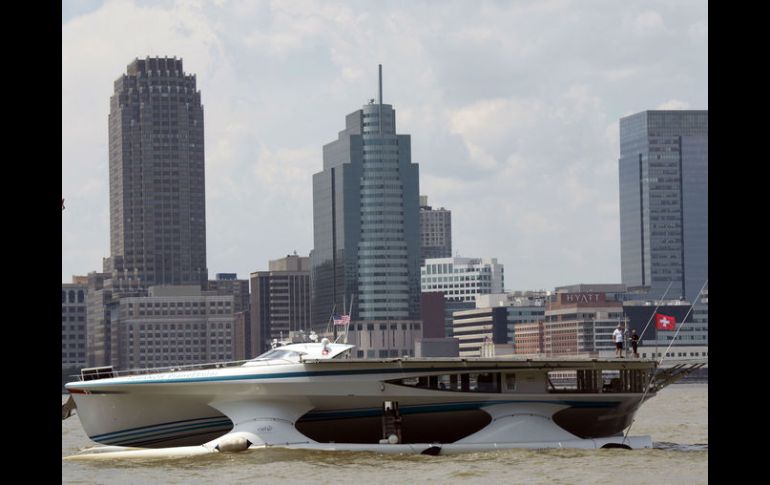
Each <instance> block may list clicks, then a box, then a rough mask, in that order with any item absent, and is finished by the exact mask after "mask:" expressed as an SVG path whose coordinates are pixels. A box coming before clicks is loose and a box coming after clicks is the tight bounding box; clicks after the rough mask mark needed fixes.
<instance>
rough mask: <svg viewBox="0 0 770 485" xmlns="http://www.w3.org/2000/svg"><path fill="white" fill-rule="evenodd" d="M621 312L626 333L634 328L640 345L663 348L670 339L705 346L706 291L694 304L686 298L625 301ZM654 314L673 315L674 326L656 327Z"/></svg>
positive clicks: (676, 344) (675, 341)
mask: <svg viewBox="0 0 770 485" xmlns="http://www.w3.org/2000/svg"><path fill="white" fill-rule="evenodd" d="M691 306H692V307H693V308H692V309H691V308H690V307H691ZM623 313H624V316H625V318H626V320H627V321H628V328H629V332H630V331H631V330H636V333H638V334H639V336H640V341H639V342H640V344H641V345H645V346H659V347H664V348H665V347H668V345H669V344H671V343H672V342H673V345H674V346H704V347H708V293H706V295H705V296H702V297H701V298H700V299H699V301H698V302H697V303H696V304H695V305H694V306H693V305H692V304H691V303H690V302H689V301H686V300H628V301H625V302H623ZM655 313H659V314H662V315H667V316H670V317H673V318H674V319H675V320H676V329H675V330H658V329H657V328H656V326H655V319H654V315H655ZM677 331H678V333H677Z"/></svg>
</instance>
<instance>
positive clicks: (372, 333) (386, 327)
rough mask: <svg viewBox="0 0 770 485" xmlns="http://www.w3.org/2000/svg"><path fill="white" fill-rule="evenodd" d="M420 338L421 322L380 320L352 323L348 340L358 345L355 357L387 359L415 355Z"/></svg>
mask: <svg viewBox="0 0 770 485" xmlns="http://www.w3.org/2000/svg"><path fill="white" fill-rule="evenodd" d="M343 332H344V330H343ZM420 338H422V324H421V323H419V322H415V321H413V320H404V321H392V320H380V321H369V322H356V323H352V324H351V325H350V327H349V333H348V340H347V342H348V343H349V344H352V345H355V346H356V348H355V349H354V355H353V357H356V358H359V359H385V358H391V357H403V356H405V355H406V356H410V357H414V356H415V342H416V341H417V340H418V339H420Z"/></svg>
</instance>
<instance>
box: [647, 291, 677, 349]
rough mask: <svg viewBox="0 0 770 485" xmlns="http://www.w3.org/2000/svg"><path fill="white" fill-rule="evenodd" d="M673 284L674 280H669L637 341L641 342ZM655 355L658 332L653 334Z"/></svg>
mask: <svg viewBox="0 0 770 485" xmlns="http://www.w3.org/2000/svg"><path fill="white" fill-rule="evenodd" d="M673 284H674V280H671V281H669V282H668V288H666V291H664V292H663V296H662V297H660V300H658V305H657V306H656V307H655V310H653V311H652V315H650V319H649V320H647V325H645V326H644V328H643V329H642V333H641V334H640V335H639V340H640V341H641V340H642V337H644V332H646V331H647V328H648V327H649V326H650V323H652V319H653V318H655V314H656V313H658V308H660V305H661V304H663V300H665V299H666V295H668V290H670V289H671V285H673ZM655 353H656V354H657V353H658V332H655Z"/></svg>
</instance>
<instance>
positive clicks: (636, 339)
mask: <svg viewBox="0 0 770 485" xmlns="http://www.w3.org/2000/svg"><path fill="white" fill-rule="evenodd" d="M638 345H639V334H637V333H636V330H631V348H632V349H634V357H636V358H637V359H638V358H639V352H637V346H638Z"/></svg>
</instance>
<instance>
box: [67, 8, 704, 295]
mask: <svg viewBox="0 0 770 485" xmlns="http://www.w3.org/2000/svg"><path fill="white" fill-rule="evenodd" d="M77 5H85V6H86V7H87V8H86V9H85V10H80V11H73V10H67V9H68V8H77V7H73V6H71V5H70V6H63V7H64V11H63V17H62V41H63V46H62V62H63V68H62V69H63V70H62V77H63V84H62V111H63V127H62V139H63V141H62V156H63V160H62V165H63V166H62V170H63V180H62V192H63V193H62V196H63V197H64V198H65V199H66V206H67V209H66V210H65V211H64V212H63V222H62V224H63V237H62V254H63V264H62V281H63V282H66V281H69V280H70V278H71V276H72V275H75V274H86V273H87V272H89V271H95V270H99V269H100V268H101V258H102V257H104V256H106V255H107V254H109V236H108V235H109V230H108V227H109V198H108V195H107V194H108V188H109V182H108V179H107V177H106V175H107V173H108V171H107V153H108V146H107V133H106V131H107V130H106V123H105V119H106V116H107V113H108V111H109V106H108V103H106V102H105V101H104V100H105V99H107V98H108V97H109V93H110V92H111V90H112V86H113V82H114V81H115V75H114V73H115V72H121V71H122V70H123V69H124V68H125V66H126V64H127V63H129V62H131V60H133V59H134V58H140V59H141V58H145V57H147V56H156V55H160V56H163V55H168V56H177V58H181V59H183V60H184V62H185V71H188V72H193V73H196V74H197V80H198V89H199V90H200V91H201V92H202V93H203V94H202V98H203V99H202V103H203V105H204V108H205V109H206V118H207V119H206V134H205V137H206V142H205V144H206V147H207V148H206V164H207V167H206V170H207V181H206V182H207V184H206V193H207V199H208V200H207V207H206V214H207V242H208V244H207V245H208V248H207V253H208V267H209V273H211V274H214V273H219V272H235V273H238V274H239V275H240V276H241V277H243V275H244V273H245V274H248V273H249V272H252V271H256V270H261V269H265V268H263V265H264V261H267V260H268V259H275V258H278V257H281V256H283V255H284V254H286V253H288V252H290V251H292V250H296V251H297V252H299V253H300V254H309V252H310V250H311V249H312V246H313V236H312V174H313V173H314V172H315V171H316V170H317V167H318V166H319V164H320V162H321V160H322V146H323V145H324V144H325V143H328V140H329V127H332V129H333V130H337V127H338V126H339V121H338V119H339V116H340V114H341V113H348V112H349V111H350V109H351V108H352V107H354V106H359V105H361V104H364V103H365V102H366V101H367V100H368V99H371V98H376V92H375V89H373V88H372V86H374V85H376V83H375V81H376V66H377V64H378V63H381V64H383V66H384V67H385V84H386V85H387V86H388V94H387V100H388V102H389V103H393V104H394V105H396V106H398V107H399V129H400V131H402V132H404V133H409V134H411V135H412V137H413V146H412V152H413V153H412V160H413V162H414V163H418V164H419V165H420V166H421V173H420V194H423V195H427V196H429V198H430V200H431V203H432V205H435V206H444V207H447V208H449V209H451V210H452V212H453V219H454V221H453V246H454V247H453V252H454V253H455V254H457V253H459V254H460V255H461V256H467V257H495V258H498V260H499V261H500V262H501V263H503V264H505V266H506V268H507V269H508V271H507V273H508V276H507V278H506V286H507V288H509V289H537V288H552V287H554V286H558V285H565V284H573V283H577V282H586V281H591V282H607V283H609V282H619V281H620V278H621V276H620V229H619V213H618V193H617V180H618V169H617V166H618V157H619V147H618V126H619V120H620V118H622V117H624V116H627V115H630V114H634V113H637V112H641V111H645V110H653V109H698V110H702V109H708V104H707V93H708V79H707V68H708V62H707V53H708V47H707V32H708V28H707V10H706V4H705V2H692V3H689V4H688V3H682V4H678V5H675V6H672V5H667V4H665V3H644V4H635V5H630V6H629V5H625V4H624V5H618V6H617V7H615V6H607V5H603V9H602V12H601V14H600V13H599V12H591V11H589V10H588V9H585V10H580V9H579V7H580V6H582V5H584V4H582V3H581V4H580V5H578V4H576V3H575V2H545V3H537V4H531V3H530V4H516V5H512V6H508V5H500V4H497V3H483V4H481V5H480V6H478V5H476V4H474V5H462V4H459V5H458V4H448V5H447V6H446V8H445V9H442V12H436V11H435V9H431V8H430V5H429V4H424V3H419V2H418V3H415V4H414V5H413V6H410V7H409V8H408V9H407V8H405V7H403V8H402V7H401V6H399V5H387V6H379V5H371V6H370V7H371V8H370V10H372V9H373V10H374V11H373V12H372V11H370V12H369V13H364V12H363V11H357V10H356V9H355V8H354V7H351V6H350V5H349V4H336V3H328V2H324V3H323V4H321V3H318V4H315V3H310V4H303V5H285V6H282V7H278V6H275V5H273V4H257V5H256V6H255V7H254V11H249V8H248V7H244V6H242V5H233V4H232V3H227V2H217V4H211V5H209V4H206V5H197V6H196V5H195V4H176V3H171V2H167V3H163V2H162V3H160V4H158V5H156V6H153V7H146V6H137V5H134V4H132V3H130V2H104V3H101V2H93V3H90V4H89V3H88V2H85V3H79V4H77ZM613 9H617V10H616V11H613ZM118 19H120V21H118ZM382 19H385V20H384V21H380V20H382ZM255 20H259V21H255ZM170 25H171V26H176V27H175V28H172V29H170V28H168V27H169V26H170ZM343 26H345V27H346V28H342V27H343ZM118 27H119V28H118ZM126 29H128V31H132V29H133V30H141V32H142V33H143V35H142V36H139V37H138V38H135V37H131V38H132V42H131V43H125V42H124V39H125V38H126V35H127V33H126V32H127V30H126ZM597 29H599V30H601V29H604V30H603V31H602V33H601V35H598V34H594V33H593V32H594V31H595V30H597ZM346 30H352V31H353V32H354V33H356V34H360V35H357V36H356V35H354V36H352V37H356V41H355V42H353V41H351V40H346V39H345V37H346V36H349V35H348V34H345V35H342V34H340V33H338V31H339V32H345V31H346ZM514 32H515V33H514ZM535 34H537V35H535ZM96 39H98V42H97V41H96ZM607 39H610V41H609V42H608V41H607ZM367 41H368V42H367ZM358 42H360V43H361V45H360V46H359V45H358V44H357V43H358ZM95 46H98V48H97V47H95ZM299 66H302V69H299ZM105 93H106V95H105ZM72 113H77V114H78V116H77V117H73V116H72ZM73 118H75V119H74V120H73ZM287 201H289V203H287ZM275 219H279V220H281V221H282V227H281V231H272V232H270V233H268V234H265V233H264V232H263V231H260V227H261V226H263V224H264V223H266V222H268V221H272V220H275ZM65 255H66V257H64V256H65Z"/></svg>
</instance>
